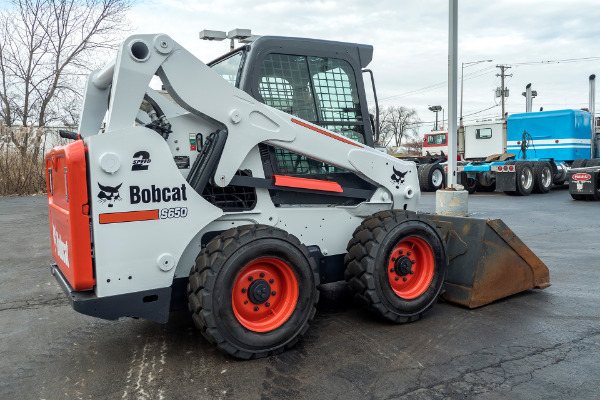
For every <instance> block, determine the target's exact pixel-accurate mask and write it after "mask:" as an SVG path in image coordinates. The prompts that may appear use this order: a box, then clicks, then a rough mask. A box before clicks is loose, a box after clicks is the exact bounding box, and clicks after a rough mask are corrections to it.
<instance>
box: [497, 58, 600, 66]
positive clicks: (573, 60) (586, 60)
mask: <svg viewBox="0 0 600 400" xmlns="http://www.w3.org/2000/svg"><path fill="white" fill-rule="evenodd" d="M598 60H600V57H582V58H564V59H562V60H542V61H525V62H519V63H510V64H508V65H535V64H560V63H563V64H568V63H575V62H589V61H598Z"/></svg>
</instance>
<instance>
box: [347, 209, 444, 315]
mask: <svg viewBox="0 0 600 400" xmlns="http://www.w3.org/2000/svg"><path fill="white" fill-rule="evenodd" d="M344 262H345V264H346V272H345V279H346V281H347V282H348V283H349V285H350V287H351V289H352V290H353V291H354V292H355V294H356V297H357V298H358V299H359V300H361V301H362V302H363V303H365V304H366V305H368V307H369V308H370V309H371V310H372V311H374V312H375V313H377V314H379V315H381V316H382V317H384V318H386V319H388V320H390V321H393V322H396V323H404V322H411V321H416V320H418V319H420V318H421V317H422V316H423V315H424V314H425V313H426V312H427V311H428V310H429V309H431V307H433V305H434V304H435V303H436V301H437V298H438V296H439V294H440V292H441V290H442V286H443V283H444V279H445V275H446V269H447V266H448V259H447V257H446V251H445V247H444V243H443V241H442V239H441V237H440V235H439V232H438V231H437V230H436V228H435V227H434V226H433V225H431V224H430V223H429V222H428V221H427V219H426V218H425V217H423V216H420V215H418V214H415V213H409V212H404V211H399V210H391V211H382V212H378V213H376V214H374V215H372V216H371V217H369V218H367V219H365V220H364V221H363V223H362V224H361V225H360V226H359V227H358V228H357V229H356V230H355V232H354V235H353V237H352V239H351V240H350V242H349V243H348V254H347V255H346V257H345V259H344Z"/></svg>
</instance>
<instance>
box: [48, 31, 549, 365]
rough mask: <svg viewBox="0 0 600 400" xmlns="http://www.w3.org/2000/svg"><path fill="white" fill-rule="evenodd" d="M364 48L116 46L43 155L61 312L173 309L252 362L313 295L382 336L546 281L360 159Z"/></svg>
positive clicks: (496, 237)
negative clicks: (371, 317)
mask: <svg viewBox="0 0 600 400" xmlns="http://www.w3.org/2000/svg"><path fill="white" fill-rule="evenodd" d="M372 53H373V48H372V47H371V46H367V45H359V44H351V43H341V42H330V41H321V40H311V39H301V38H283V37H261V38H259V39H258V40H256V41H255V42H253V43H251V44H249V45H246V46H243V47H240V48H238V49H236V50H234V51H232V52H230V53H228V54H226V55H224V56H223V57H221V58H219V59H217V60H215V61H213V62H212V63H209V64H208V65H206V64H204V63H202V62H201V61H199V60H198V59H197V58H196V57H194V56H193V55H192V54H191V53H190V52H188V51H187V50H185V49H184V48H183V47H181V46H180V45H179V44H177V43H176V42H175V41H173V40H172V39H171V38H170V37H169V36H167V35H164V34H158V35H135V36H131V37H129V38H128V39H127V40H125V42H124V43H123V44H122V45H121V46H120V48H119V51H118V54H117V57H116V59H115V60H114V61H113V62H111V63H109V64H108V65H107V66H105V67H104V68H102V69H100V70H96V71H94V72H92V73H91V74H90V76H89V78H88V80H87V84H86V90H85V97H84V103H83V107H82V111H81V120H80V125H79V129H78V132H77V133H73V132H63V133H62V135H63V136H65V137H71V138H72V139H74V140H73V141H72V142H71V143H70V144H68V145H66V146H60V147H56V148H54V149H53V150H52V151H50V152H49V153H48V154H47V155H46V172H47V180H48V207H49V217H50V232H51V241H52V253H53V258H54V262H55V263H54V264H52V266H51V270H52V273H53V274H54V276H55V277H56V279H57V280H58V282H59V283H60V285H61V286H62V288H63V289H64V290H65V292H66V293H67V294H68V298H69V300H70V301H71V303H72V305H73V307H74V309H75V310H77V311H79V312H81V313H84V314H88V315H92V316H96V317H99V318H105V319H117V318H119V317H124V316H129V317H141V318H146V319H149V320H153V321H157V322H162V323H165V322H167V320H168V318H169V312H170V311H171V310H177V309H181V308H184V307H186V308H189V309H190V310H191V312H192V315H193V319H194V322H195V324H196V325H197V327H198V328H199V329H200V330H201V332H202V334H203V335H204V336H205V337H206V338H207V339H208V340H209V341H211V342H213V343H215V344H216V345H217V346H218V347H219V349H221V350H223V351H225V352H227V353H229V354H231V355H233V356H235V357H239V358H258V357H264V356H267V355H269V354H273V353H277V352H279V351H282V350H284V349H285V348H287V347H289V346H291V345H293V344H294V343H295V342H296V341H297V340H298V338H299V336H301V335H302V334H303V333H304V332H306V329H307V327H308V323H309V321H310V320H311V319H312V318H313V317H314V315H315V311H316V305H317V302H318V300H319V292H318V288H317V287H318V286H319V285H320V284H322V283H326V282H333V281H340V280H344V279H345V280H346V281H347V282H348V283H349V285H350V287H351V288H352V290H354V291H355V293H356V296H357V298H359V299H360V300H362V301H363V302H364V303H365V304H366V305H367V306H368V307H370V308H371V309H372V310H373V311H375V312H376V313H378V314H380V315H381V316H382V317H384V318H386V319H388V320H391V321H394V322H409V321H414V320H417V319H419V318H420V317H421V316H423V314H424V313H425V312H426V311H427V310H429V309H430V308H431V307H432V306H433V305H434V304H435V303H436V301H437V299H438V297H439V296H440V295H442V296H444V297H445V298H446V299H448V300H450V301H453V302H456V303H459V304H463V305H465V306H468V307H477V306H480V305H483V304H487V303H489V302H492V301H494V300H496V299H499V298H502V297H505V296H509V295H512V294H515V293H518V292H520V291H523V290H528V289H531V288H544V287H546V286H548V285H549V273H548V269H547V268H546V266H545V265H544V264H543V263H542V262H541V261H540V260H539V259H538V258H537V257H536V256H535V255H534V254H533V253H532V252H531V251H530V250H529V249H528V248H527V246H525V245H524V244H523V243H522V242H521V241H520V240H519V239H518V238H517V236H516V235H514V233H512V231H511V230H510V229H509V228H508V227H506V225H504V224H503V223H502V221H500V220H482V219H474V218H467V217H447V216H439V215H428V214H422V213H416V212H415V210H416V208H417V204H418V201H419V198H420V191H419V182H418V178H417V173H416V168H415V165H414V164H413V163H412V162H405V161H401V160H398V159H396V158H394V157H391V156H388V155H387V154H384V153H381V152H379V151H377V150H375V149H374V148H373V137H374V136H377V131H378V121H377V119H376V118H373V117H372V116H370V115H369V112H368V108H367V102H366V99H365V97H366V96H365V89H364V83H363V75H362V73H364V72H367V73H371V72H370V71H369V70H363V68H365V67H366V66H367V65H368V64H369V62H370V61H371V58H372ZM154 76H157V77H158V78H159V79H160V81H161V82H162V85H163V90H161V91H155V90H153V89H151V88H150V87H149V85H150V81H151V79H152V78H153V77H154ZM372 78H373V76H372V73H371V79H370V81H371V82H372V83H373V82H374V81H373V79H372ZM373 89H374V83H373Z"/></svg>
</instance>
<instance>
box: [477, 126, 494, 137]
mask: <svg viewBox="0 0 600 400" xmlns="http://www.w3.org/2000/svg"><path fill="white" fill-rule="evenodd" d="M491 137H492V128H482V129H477V130H475V138H477V139H490V138H491Z"/></svg>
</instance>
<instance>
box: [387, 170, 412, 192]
mask: <svg viewBox="0 0 600 400" xmlns="http://www.w3.org/2000/svg"><path fill="white" fill-rule="evenodd" d="M392 169H393V170H394V174H393V175H392V176H391V179H392V183H394V184H396V189H400V185H402V184H403V183H404V177H405V176H406V174H407V173H408V171H406V172H400V171H398V170H397V169H396V168H395V167H394V166H392Z"/></svg>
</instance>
